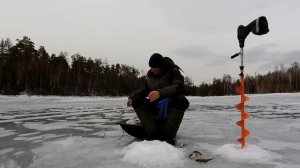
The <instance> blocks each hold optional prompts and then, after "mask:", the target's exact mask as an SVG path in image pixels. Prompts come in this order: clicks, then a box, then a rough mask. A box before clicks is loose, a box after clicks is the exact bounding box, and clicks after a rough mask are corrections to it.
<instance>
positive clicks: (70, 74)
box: [0, 37, 144, 96]
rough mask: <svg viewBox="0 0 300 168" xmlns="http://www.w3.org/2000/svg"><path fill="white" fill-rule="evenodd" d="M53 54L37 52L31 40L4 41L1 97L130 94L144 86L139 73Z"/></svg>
mask: <svg viewBox="0 0 300 168" xmlns="http://www.w3.org/2000/svg"><path fill="white" fill-rule="evenodd" d="M71 59H72V60H71V63H70V65H69V63H68V60H67V53H65V52H61V53H60V54H59V55H55V54H52V55H49V54H48V53H47V51H46V49H45V48H44V47H43V46H41V47H39V49H38V50H36V49H35V46H34V43H33V42H32V41H31V40H30V38H28V37H23V39H21V40H19V39H18V40H17V44H15V45H13V44H12V42H11V40H10V39H8V38H7V39H6V40H3V39H2V40H1V42H0V94H7V95H16V94H20V93H26V94H34V95H100V96H103V95H110V96H121V95H128V94H129V93H131V92H132V91H134V90H135V89H137V88H139V87H140V86H141V85H142V84H143V83H144V77H138V76H139V71H138V70H137V69H135V68H134V67H132V66H128V65H123V64H113V65H109V64H108V63H107V61H106V60H102V59H95V60H93V59H91V58H89V59H86V58H85V57H84V56H82V55H80V54H75V55H72V56H71Z"/></svg>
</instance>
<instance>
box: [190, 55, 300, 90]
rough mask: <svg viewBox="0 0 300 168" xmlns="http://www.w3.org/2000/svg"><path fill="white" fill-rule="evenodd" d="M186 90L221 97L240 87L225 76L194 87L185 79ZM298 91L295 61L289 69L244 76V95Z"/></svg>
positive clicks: (299, 69)
mask: <svg viewBox="0 0 300 168" xmlns="http://www.w3.org/2000/svg"><path fill="white" fill-rule="evenodd" d="M186 81H187V82H186V86H187V87H186V88H187V89H186V90H187V93H188V94H189V95H194V96H222V95H235V94H236V92H235V88H236V87H238V86H239V85H240V82H239V80H233V78H232V77H231V76H230V75H228V74H225V75H224V76H223V78H222V79H217V78H214V79H213V82H212V83H205V82H203V83H202V84H200V85H199V86H195V85H194V84H193V82H192V81H191V79H189V78H186ZM299 91H300V64H299V63H298V62H297V61H295V62H293V63H291V65H290V66H289V67H284V66H283V65H281V68H280V69H279V68H278V67H276V68H275V70H274V71H273V72H269V73H267V74H265V75H255V76H250V75H246V76H245V93H247V94H256V93H259V94H262V93H287V92H299Z"/></svg>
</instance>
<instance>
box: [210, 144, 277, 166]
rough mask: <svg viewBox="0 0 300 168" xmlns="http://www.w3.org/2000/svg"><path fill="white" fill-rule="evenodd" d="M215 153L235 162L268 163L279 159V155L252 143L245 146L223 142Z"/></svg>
mask: <svg viewBox="0 0 300 168" xmlns="http://www.w3.org/2000/svg"><path fill="white" fill-rule="evenodd" d="M215 153H216V154H218V155H220V156H221V157H224V158H226V159H229V160H231V161H235V162H254V163H268V162H271V161H273V160H276V159H280V156H277V155H276V154H274V153H271V152H270V151H267V150H264V149H262V148H260V147H258V146H256V145H252V144H247V147H245V148H241V146H240V145H237V144H225V145H222V146H221V147H219V148H218V149H216V151H215Z"/></svg>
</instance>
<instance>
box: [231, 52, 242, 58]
mask: <svg viewBox="0 0 300 168" xmlns="http://www.w3.org/2000/svg"><path fill="white" fill-rule="evenodd" d="M240 54H241V53H240V52H238V53H236V54H234V55H233V56H231V57H230V58H231V59H233V58H235V57H237V56H239V55H240Z"/></svg>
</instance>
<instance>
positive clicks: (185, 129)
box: [0, 93, 300, 168]
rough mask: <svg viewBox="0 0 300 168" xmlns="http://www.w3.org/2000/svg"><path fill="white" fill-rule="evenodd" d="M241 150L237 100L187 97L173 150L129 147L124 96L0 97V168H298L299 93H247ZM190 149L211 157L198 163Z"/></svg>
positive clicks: (153, 144) (146, 144) (158, 145)
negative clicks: (247, 133)
mask: <svg viewBox="0 0 300 168" xmlns="http://www.w3.org/2000/svg"><path fill="white" fill-rule="evenodd" d="M248 96H249V97H250V101H249V102H246V111H247V112H248V113H250V115H251V118H250V119H248V120H247V121H246V127H247V129H249V130H250V131H251V135H250V136H249V137H248V138H247V139H246V141H247V147H246V148H245V149H241V148H240V145H239V144H237V143H236V141H235V140H236V139H237V138H239V137H240V129H239V127H238V126H236V125H235V122H236V121H238V120H239V119H240V112H238V111H237V110H236V109H235V105H236V104H237V103H238V102H239V100H240V97H239V96H222V97H188V99H189V101H190V103H191V104H190V107H189V109H188V110H187V111H186V112H185V116H184V119H183V122H182V125H181V127H180V129H179V131H178V137H177V141H178V143H183V144H187V147H185V148H176V147H173V146H170V145H169V144H167V143H165V142H159V141H140V142H139V141H136V139H134V138H133V137H131V136H129V135H127V134H126V133H124V132H123V131H122V129H121V128H120V127H119V126H118V125H117V124H116V123H117V122H118V121H120V120H123V119H131V118H135V117H136V115H135V113H134V112H133V110H132V108H129V107H126V100H127V98H126V97H59V96H47V97H43V96H30V97H28V96H26V95H22V96H0V168H15V167H18V168H42V167H65V168H74V167H88V168H98V167H99V168H102V167H105V168H117V167H122V168H132V167H141V168H150V167H151V168H152V167H157V168H160V167H166V168H168V167H170V168H173V167H191V168H193V167H195V168H196V167H218V168H219V167H230V168H238V167H245V168H247V167H248V168H250V167H260V168H272V167H274V168H282V167H283V168H286V167H287V168H296V167H297V168H298V167H300V160H299V158H300V124H299V123H300V122H299V120H300V101H299V100H300V93H286V94H265V95H248ZM194 150H197V151H200V152H201V153H203V154H204V155H205V156H208V157H214V158H215V159H213V160H211V161H209V162H208V163H198V162H195V161H191V160H189V159H188V158H187V157H188V155H189V154H190V153H192V152H193V151H194Z"/></svg>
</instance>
